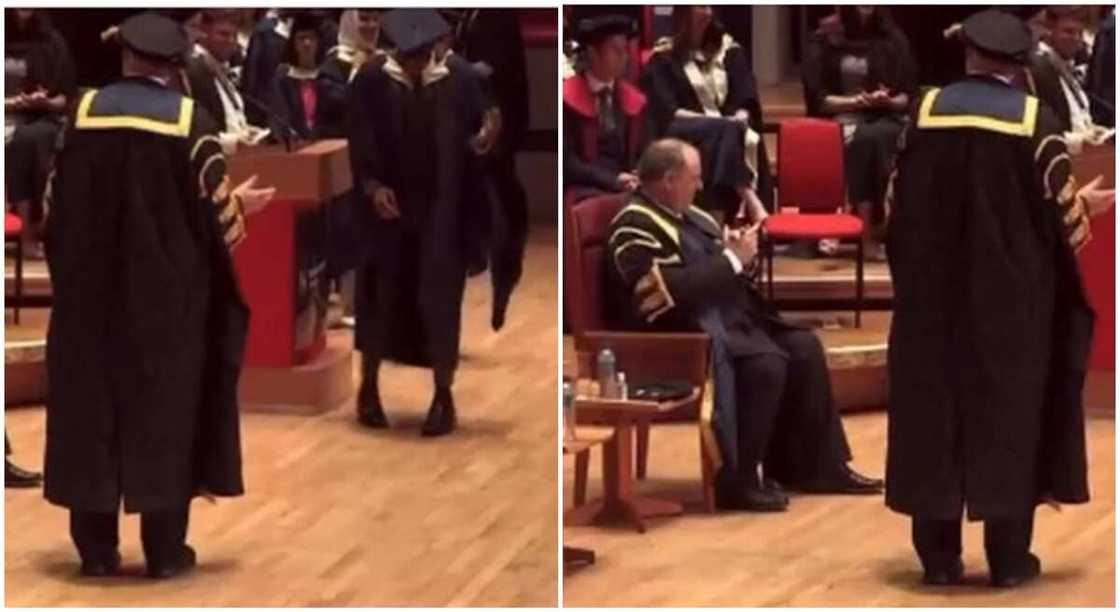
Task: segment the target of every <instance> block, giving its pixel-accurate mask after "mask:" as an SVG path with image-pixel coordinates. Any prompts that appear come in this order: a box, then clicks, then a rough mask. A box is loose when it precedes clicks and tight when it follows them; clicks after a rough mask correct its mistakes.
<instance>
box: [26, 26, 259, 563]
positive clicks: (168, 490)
mask: <svg viewBox="0 0 1120 612" xmlns="http://www.w3.org/2000/svg"><path fill="white" fill-rule="evenodd" d="M119 38H120V41H121V43H122V45H123V52H122V74H123V75H124V76H123V78H122V79H121V80H120V81H118V82H116V83H114V84H112V85H110V86H108V87H106V88H104V89H100V90H90V91H87V92H86V93H85V94H84V95H83V96H82V98H81V101H80V103H79V104H78V108H77V111H76V112H75V114H74V115H73V116H72V117H71V118H70V120H69V122H68V124H67V127H66V129H65V131H64V133H63V137H62V138H61V139H60V145H59V151H58V154H57V159H56V165H55V171H54V175H53V179H52V181H51V184H50V187H49V195H48V200H47V204H48V217H47V236H46V238H47V262H48V265H49V267H50V275H51V282H52V284H53V287H54V304H53V308H52V311H51V320H50V327H49V329H48V331H47V343H48V346H49V347H50V350H49V351H48V353H47V374H48V375H47V379H48V381H49V389H48V393H47V396H48V400H47V450H46V470H45V471H46V489H45V495H46V498H47V500H49V501H50V502H51V503H54V504H58V505H60V506H64V507H67V508H69V509H70V532H71V536H72V537H73V540H74V543H75V545H76V546H77V549H78V553H79V555H80V556H81V559H82V565H81V572H82V574H84V575H89V576H105V575H110V574H113V573H116V571H117V570H118V568H119V566H120V563H121V557H120V553H119V552H118V551H117V546H118V520H119V519H118V511H119V508H120V506H121V503H122V501H123V503H124V511H125V512H128V513H140V514H141V521H140V524H141V527H140V532H141V539H142V541H143V547H144V556H145V559H146V560H147V567H148V573H149V574H150V575H151V576H153V577H160V578H162V577H170V576H173V575H176V574H178V573H180V572H182V571H184V570H186V569H188V568H189V567H191V566H192V565H194V563H195V554H194V551H193V550H192V549H191V548H190V547H189V546H187V545H186V544H185V539H186V534H187V522H188V517H189V514H190V502H191V498H192V497H194V496H196V495H201V494H206V495H240V494H241V493H242V492H243V485H242V479H241V449H240V441H239V425H238V412H237V396H236V391H237V379H238V375H239V372H240V364H241V357H242V349H243V346H244V339H245V333H246V326H247V324H248V311H247V310H246V307H245V305H244V303H243V302H242V300H241V297H240V292H239V290H238V286H237V280H236V278H235V276H234V270H233V266H232V262H231V259H230V253H229V249H232V248H233V247H234V246H235V245H236V244H238V242H240V241H241V240H242V239H243V238H244V236H245V220H244V217H245V215H248V214H252V213H253V212H255V211H256V210H259V209H260V208H262V207H263V206H264V205H265V204H266V203H267V201H268V200H269V199H270V198H271V197H272V190H271V189H263V190H262V189H255V188H253V185H252V180H250V181H248V182H246V183H244V184H242V185H240V186H238V187H237V188H235V189H231V188H230V184H229V178H228V177H227V176H226V161H225V158H224V157H223V155H222V152H221V148H220V146H219V144H218V140H217V137H216V134H217V126H216V125H215V123H214V121H213V119H211V118H210V117H209V116H208V115H207V114H206V112H205V111H203V110H202V109H200V108H199V107H198V106H197V105H196V104H195V103H194V101H193V100H191V99H190V98H186V97H184V96H182V95H181V94H179V93H177V92H175V91H172V90H171V89H169V88H168V86H167V83H168V81H169V79H170V78H171V77H172V76H173V75H174V74H175V71H176V65H177V64H179V63H180V62H181V60H182V58H183V56H184V54H185V53H186V52H187V39H186V36H185V34H184V32H183V29H182V28H181V27H180V26H179V25H178V24H176V23H175V22H173V21H171V20H169V19H167V18H165V17H161V16H158V15H155V14H152V13H144V14H141V15H138V16H136V17H132V18H130V19H128V20H127V21H125V22H124V23H123V24H122V25H121V27H120V31H119Z"/></svg>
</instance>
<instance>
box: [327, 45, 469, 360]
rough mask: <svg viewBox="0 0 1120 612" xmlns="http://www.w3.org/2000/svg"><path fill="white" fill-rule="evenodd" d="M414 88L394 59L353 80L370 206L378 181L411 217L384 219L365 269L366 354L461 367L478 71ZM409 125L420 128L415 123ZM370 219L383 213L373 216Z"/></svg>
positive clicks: (361, 278)
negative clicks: (459, 363) (460, 350)
mask: <svg viewBox="0 0 1120 612" xmlns="http://www.w3.org/2000/svg"><path fill="white" fill-rule="evenodd" d="M430 74H431V80H430V81H428V79H425V80H426V81H428V82H427V84H425V85H423V86H422V87H421V88H420V89H418V90H415V91H413V90H412V89H411V87H410V86H409V85H407V84H406V83H405V81H404V77H403V75H401V72H400V68H399V65H398V64H397V63H396V61H395V60H394V59H392V58H388V59H384V60H383V61H379V62H377V63H374V64H369V65H366V66H365V67H364V68H363V69H362V70H361V72H360V73H359V74H358V76H357V77H355V79H354V82H353V83H352V84H351V96H350V105H349V113H348V128H347V136H348V138H349V142H350V155H351V163H352V167H353V174H354V180H355V187H356V188H357V189H359V190H361V194H362V196H364V197H360V198H358V199H357V202H358V203H359V205H360V206H362V207H363V208H365V209H366V210H368V211H372V206H373V204H372V200H371V199H370V198H371V196H372V194H373V193H374V189H373V187H374V186H375V185H378V184H380V185H385V186H387V187H389V188H391V189H392V190H393V191H394V192H395V194H396V197H397V202H398V205H399V207H400V209H401V217H400V218H398V219H393V220H383V219H380V218H378V217H376V216H374V218H373V220H372V222H371V225H372V232H371V233H372V235H371V241H372V242H373V255H372V261H371V262H370V264H369V265H367V266H365V267H364V268H363V269H362V270H360V271H359V275H358V291H357V297H356V300H355V302H356V303H355V310H356V314H357V328H356V330H355V342H356V345H357V347H358V349H359V350H361V351H362V352H363V353H365V354H366V356H367V357H372V358H374V359H380V358H393V359H397V360H401V361H405V362H408V363H418V364H428V365H431V366H433V367H435V368H452V369H453V368H454V367H455V366H456V365H457V363H458V355H459V329H460V311H461V309H462V300H463V290H464V287H465V281H466V269H467V259H468V256H469V255H470V254H471V250H472V245H476V244H477V239H476V238H474V237H472V236H470V235H469V233H470V232H469V230H470V229H471V228H472V227H475V225H474V224H471V223H467V217H468V216H469V215H475V214H480V211H479V207H478V206H477V200H476V199H475V198H474V197H473V194H477V193H478V186H477V185H478V182H477V176H475V175H474V174H473V173H471V172H470V171H469V169H470V168H471V165H472V163H473V162H472V156H473V152H472V150H471V149H470V147H469V144H468V141H469V139H470V138H471V136H473V135H474V134H475V133H477V132H478V130H479V128H480V127H481V124H482V113H483V102H482V95H481V92H480V91H479V83H478V79H477V78H476V75H474V74H473V73H471V72H470V71H465V70H460V69H458V68H455V67H453V66H447V65H445V67H444V68H443V70H442V71H438V72H431V73H430ZM409 124H414V125H412V126H411V127H410V125H409ZM369 214H370V215H372V214H373V213H372V212H370V213H369Z"/></svg>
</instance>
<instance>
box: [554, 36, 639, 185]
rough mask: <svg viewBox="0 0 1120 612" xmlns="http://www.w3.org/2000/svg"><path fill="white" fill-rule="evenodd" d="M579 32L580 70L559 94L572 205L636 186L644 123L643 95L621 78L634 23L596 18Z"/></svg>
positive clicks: (565, 82)
mask: <svg viewBox="0 0 1120 612" xmlns="http://www.w3.org/2000/svg"><path fill="white" fill-rule="evenodd" d="M577 28H578V29H577V38H578V39H579V43H580V49H581V53H583V58H582V59H583V61H582V62H580V64H582V65H583V66H584V68H582V69H581V70H579V71H578V72H577V73H576V74H574V75H572V76H570V77H568V78H567V79H565V80H564V94H563V95H564V190H565V200H572V201H578V200H581V199H584V198H587V197H590V196H593V195H597V194H602V193H620V192H626V191H633V190H634V189H635V188H636V187H637V186H638V177H637V176H636V175H635V174H634V167H635V166H636V165H637V161H638V156H639V155H640V154H641V152H642V146H643V143H642V138H643V132H644V131H645V128H644V125H643V124H644V123H645V120H646V117H645V108H646V96H645V94H643V93H642V91H641V90H640V89H638V88H637V87H635V86H634V85H632V84H631V83H629V82H627V81H625V80H624V79H623V78H622V76H623V74H624V73H625V72H626V65H627V59H628V40H629V38H631V37H633V36H635V35H636V34H637V30H636V26H635V24H634V21H633V20H632V19H630V18H629V17H627V16H625V15H599V16H593V17H587V18H584V19H583V20H582V21H579V22H577ZM632 59H636V58H632Z"/></svg>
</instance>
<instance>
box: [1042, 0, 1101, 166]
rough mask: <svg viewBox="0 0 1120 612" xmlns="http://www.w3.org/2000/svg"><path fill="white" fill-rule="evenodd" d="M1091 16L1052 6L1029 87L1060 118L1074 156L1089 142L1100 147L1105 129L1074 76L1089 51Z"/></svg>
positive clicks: (1072, 8) (1077, 8) (1075, 8)
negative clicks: (1087, 31)
mask: <svg viewBox="0 0 1120 612" xmlns="http://www.w3.org/2000/svg"><path fill="white" fill-rule="evenodd" d="M1087 20H1088V12H1087V10H1086V8H1085V7H1083V6H1052V7H1048V8H1047V9H1046V10H1045V11H1044V18H1043V23H1044V24H1045V26H1046V30H1045V31H1044V33H1043V35H1042V39H1041V40H1039V41H1038V45H1037V47H1036V49H1035V52H1034V53H1032V54H1031V57H1030V68H1029V71H1028V87H1029V89H1030V91H1031V93H1033V94H1034V95H1036V96H1038V98H1039V99H1041V100H1042V101H1043V102H1045V103H1046V104H1047V105H1048V106H1049V107H1050V108H1051V109H1053V110H1054V112H1055V113H1056V114H1057V116H1058V121H1059V122H1060V123H1061V126H1062V131H1063V132H1064V133H1065V134H1064V137H1065V140H1066V146H1067V147H1068V148H1069V151H1070V153H1071V154H1073V155H1076V154H1078V153H1080V152H1081V146H1082V144H1083V143H1085V142H1092V143H1099V142H1100V141H1101V140H1102V139H1103V137H1104V129H1103V128H1101V127H1100V126H1098V125H1096V124H1095V123H1094V121H1093V116H1092V113H1091V110H1090V106H1089V102H1090V99H1089V95H1088V93H1087V92H1086V91H1085V87H1084V86H1083V85H1082V84H1081V81H1080V80H1079V79H1078V78H1077V75H1076V74H1075V72H1074V64H1075V61H1076V60H1077V58H1078V56H1080V55H1082V54H1083V53H1084V50H1085V43H1084V39H1083V33H1084V30H1085V23H1086V21H1087Z"/></svg>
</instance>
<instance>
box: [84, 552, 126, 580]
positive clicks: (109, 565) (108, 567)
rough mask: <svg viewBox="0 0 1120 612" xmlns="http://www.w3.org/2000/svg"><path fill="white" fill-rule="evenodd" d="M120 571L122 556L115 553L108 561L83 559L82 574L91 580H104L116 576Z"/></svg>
mask: <svg viewBox="0 0 1120 612" xmlns="http://www.w3.org/2000/svg"><path fill="white" fill-rule="evenodd" d="M120 569H121V554H120V553H119V552H117V551H113V554H112V555H111V556H110V557H108V558H107V559H82V569H81V570H80V572H81V574H82V575H83V576H88V577H90V578H104V577H106V576H114V575H116V573H117V572H118V571H120Z"/></svg>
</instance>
